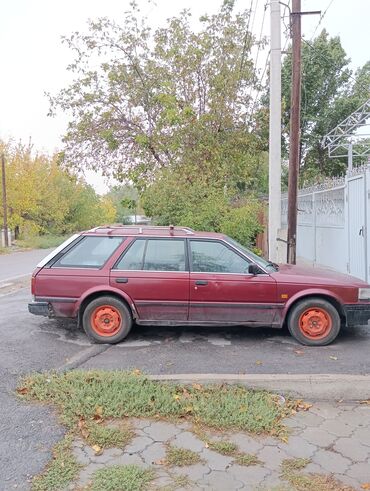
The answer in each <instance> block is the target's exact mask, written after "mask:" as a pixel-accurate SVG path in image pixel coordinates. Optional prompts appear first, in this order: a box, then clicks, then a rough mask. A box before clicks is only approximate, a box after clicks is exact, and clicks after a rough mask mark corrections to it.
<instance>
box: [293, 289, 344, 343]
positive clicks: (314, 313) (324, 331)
mask: <svg viewBox="0 0 370 491" xmlns="http://www.w3.org/2000/svg"><path fill="white" fill-rule="evenodd" d="M340 326H341V322H340V316H339V313H338V311H337V309H336V308H335V307H334V306H333V305H332V304H331V303H330V302H328V301H326V300H323V299H322V298H309V299H307V300H302V301H300V302H298V303H297V304H296V305H294V306H293V308H292V310H291V311H290V313H289V316H288V329H289V332H290V334H291V335H292V336H293V337H294V338H295V339H296V340H297V341H299V342H300V343H301V344H305V345H306V346H325V345H327V344H330V343H332V342H333V341H334V339H335V338H336V337H337V336H338V334H339V330H340Z"/></svg>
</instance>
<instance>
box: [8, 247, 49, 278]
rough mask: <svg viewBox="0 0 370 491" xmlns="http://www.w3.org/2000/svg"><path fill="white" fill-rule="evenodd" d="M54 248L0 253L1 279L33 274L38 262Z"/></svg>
mask: <svg viewBox="0 0 370 491" xmlns="http://www.w3.org/2000/svg"><path fill="white" fill-rule="evenodd" d="M52 250H53V249H34V250H32V251H24V252H14V253H12V254H2V255H0V281H8V280H11V279H12V278H17V277H20V276H25V275H27V274H31V273H32V271H33V270H34V269H35V267H36V264H37V263H38V262H39V261H40V260H41V259H43V258H44V257H45V256H47V255H48V254H49V253H50V252H51V251H52Z"/></svg>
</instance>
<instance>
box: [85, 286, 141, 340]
mask: <svg viewBox="0 0 370 491" xmlns="http://www.w3.org/2000/svg"><path fill="white" fill-rule="evenodd" d="M99 307H101V309H100V312H99ZM103 307H106V308H105V309H104V308H103ZM93 316H94V318H93ZM94 319H95V322H94ZM98 321H99V322H98ZM105 323H106V324H107V331H105V332H104V333H103V329H98V327H97V326H98V325H104V329H105ZM118 324H119V325H118ZM94 326H95V327H94ZM82 327H83V329H84V331H85V333H86V335H87V336H88V338H89V339H90V340H91V341H93V342H94V343H101V344H116V343H119V342H120V341H122V340H123V339H125V337H126V336H127V335H128V333H129V332H130V330H131V327H132V315H131V312H130V310H129V309H128V307H127V306H126V305H125V304H124V303H123V302H121V300H119V299H118V298H115V297H111V296H109V295H105V296H102V297H98V298H96V299H95V300H92V301H91V302H90V303H89V304H88V305H87V307H86V308H85V310H84V313H83V316H82ZM109 329H111V331H112V333H111V334H110V333H109ZM99 331H100V332H101V333H102V334H99Z"/></svg>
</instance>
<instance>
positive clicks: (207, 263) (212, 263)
mask: <svg viewBox="0 0 370 491" xmlns="http://www.w3.org/2000/svg"><path fill="white" fill-rule="evenodd" d="M190 250H191V260H192V271H194V272H198V273H201V272H203V273H247V272H248V266H249V264H251V263H250V262H249V261H248V260H247V259H246V258H243V257H241V256H240V255H239V254H237V253H236V252H234V251H233V250H232V249H230V248H229V247H227V246H226V245H224V244H223V243H222V242H218V241H207V240H199V241H197V240H191V241H190Z"/></svg>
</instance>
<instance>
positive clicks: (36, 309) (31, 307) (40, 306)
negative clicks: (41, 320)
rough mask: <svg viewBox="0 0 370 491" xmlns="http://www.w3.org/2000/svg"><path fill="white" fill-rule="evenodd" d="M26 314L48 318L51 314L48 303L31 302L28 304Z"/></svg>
mask: <svg viewBox="0 0 370 491" xmlns="http://www.w3.org/2000/svg"><path fill="white" fill-rule="evenodd" d="M28 312H30V313H31V314H34V315H43V316H44V317H49V316H50V314H51V311H50V306H49V303H48V302H31V303H29V304H28Z"/></svg>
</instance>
